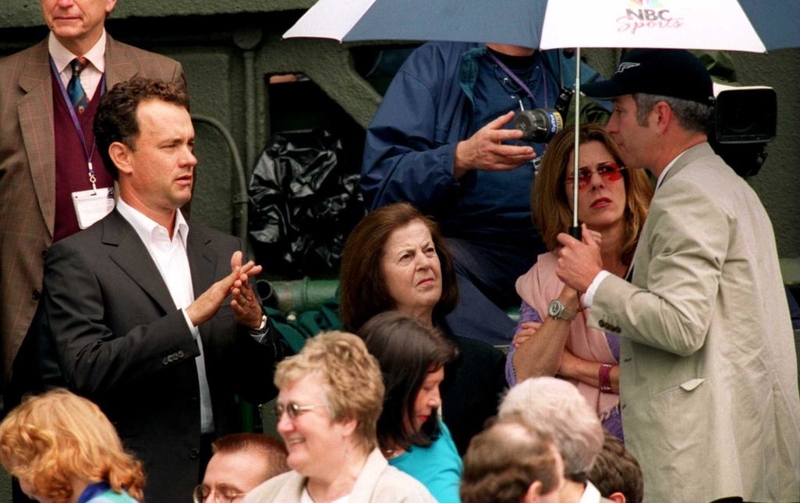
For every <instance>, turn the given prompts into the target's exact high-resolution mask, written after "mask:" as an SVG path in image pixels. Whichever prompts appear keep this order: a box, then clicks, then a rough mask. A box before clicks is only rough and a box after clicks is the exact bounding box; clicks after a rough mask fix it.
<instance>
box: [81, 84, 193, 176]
mask: <svg viewBox="0 0 800 503" xmlns="http://www.w3.org/2000/svg"><path fill="white" fill-rule="evenodd" d="M148 100H161V101H166V102H167V103H174V104H175V105H178V106H182V107H184V108H185V109H186V110H187V111H188V110H189V95H188V94H187V93H186V87H185V86H184V85H183V84H176V83H174V82H165V81H163V80H158V79H147V78H144V77H134V78H132V79H130V80H128V81H125V82H120V83H118V84H116V85H115V86H114V87H112V88H111V90H110V91H108V92H107V93H106V94H105V95H104V96H103V97H102V99H101V100H100V105H99V106H98V108H97V114H96V115H95V119H94V139H95V143H96V144H97V150H98V151H99V152H100V157H101V158H102V159H103V163H104V164H105V166H106V169H107V170H108V172H109V173H110V174H111V177H112V178H113V179H114V180H119V171H118V170H117V167H116V166H115V165H114V162H113V161H112V160H111V157H110V156H109V154H108V148H109V147H110V146H111V144H112V143H114V142H120V143H123V144H125V145H126V146H127V147H128V148H130V149H131V150H136V139H137V138H138V136H139V122H138V119H137V115H136V112H137V110H138V107H139V104H140V103H142V102H144V101H148Z"/></svg>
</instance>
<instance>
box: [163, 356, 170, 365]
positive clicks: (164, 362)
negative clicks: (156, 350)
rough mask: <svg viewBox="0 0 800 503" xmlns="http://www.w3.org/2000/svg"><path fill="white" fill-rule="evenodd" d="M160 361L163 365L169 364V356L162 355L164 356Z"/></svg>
mask: <svg viewBox="0 0 800 503" xmlns="http://www.w3.org/2000/svg"><path fill="white" fill-rule="evenodd" d="M161 363H163V364H164V365H169V358H167V357H166V356H165V357H164V358H163V359H162V360H161Z"/></svg>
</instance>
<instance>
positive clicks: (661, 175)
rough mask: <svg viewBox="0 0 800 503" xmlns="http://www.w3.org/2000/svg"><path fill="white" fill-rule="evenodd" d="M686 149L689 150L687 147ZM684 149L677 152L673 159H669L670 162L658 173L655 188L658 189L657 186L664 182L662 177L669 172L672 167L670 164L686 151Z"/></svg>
mask: <svg viewBox="0 0 800 503" xmlns="http://www.w3.org/2000/svg"><path fill="white" fill-rule="evenodd" d="M686 150H689V149H686ZM686 150H684V151H683V152H681V153H680V154H678V155H677V157H675V159H673V160H672V161H670V163H669V164H667V167H666V168H664V171H662V172H661V174H660V175H658V180H656V190H658V188H659V187H661V184H662V183H663V182H664V178H665V177H666V176H667V173H668V172H669V170H670V168H672V166H673V165H674V164H675V162H676V161H677V160H678V159H680V158H681V156H682V155H683V154H685V153H686Z"/></svg>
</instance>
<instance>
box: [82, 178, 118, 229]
mask: <svg viewBox="0 0 800 503" xmlns="http://www.w3.org/2000/svg"><path fill="white" fill-rule="evenodd" d="M72 204H74V205H75V214H76V215H77V216H78V226H79V227H80V228H81V229H85V228H87V227H89V226H90V225H92V224H93V223H95V222H97V221H98V220H100V219H101V218H103V217H104V216H106V215H108V214H109V213H111V210H113V209H114V188H113V187H105V188H102V189H97V190H96V191H94V190H81V191H79V192H73V193H72Z"/></svg>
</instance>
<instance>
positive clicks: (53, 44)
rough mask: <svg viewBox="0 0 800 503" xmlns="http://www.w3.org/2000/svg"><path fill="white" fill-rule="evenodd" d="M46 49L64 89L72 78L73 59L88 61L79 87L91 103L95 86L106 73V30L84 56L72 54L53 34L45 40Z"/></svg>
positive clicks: (82, 72) (95, 89)
mask: <svg viewBox="0 0 800 503" xmlns="http://www.w3.org/2000/svg"><path fill="white" fill-rule="evenodd" d="M47 48H48V50H49V51H50V57H51V58H53V63H55V65H56V70H57V71H58V76H59V77H60V78H61V82H62V83H63V84H64V89H66V88H67V84H69V79H71V78H72V68H71V67H70V66H69V64H70V63H71V62H72V60H73V59H75V58H77V57H80V56H83V57H85V58H86V59H88V60H89V63H90V64H88V65H86V68H84V69H83V70H82V71H81V77H80V78H81V86H83V90H84V91H85V92H86V99H87V101H92V98H94V93H95V91H97V86H99V85H100V79H102V78H103V73H104V72H105V71H106V30H103V34H102V35H101V36H100V40H98V41H97V43H96V44H94V46H93V47H92V48H91V49H89V51H88V52H87V53H86V54H72V53H71V52H70V51H69V49H67V48H66V47H64V46H63V45H61V42H59V41H58V39H57V38H56V36H55V35H53V32H50V38H48V40H47Z"/></svg>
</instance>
